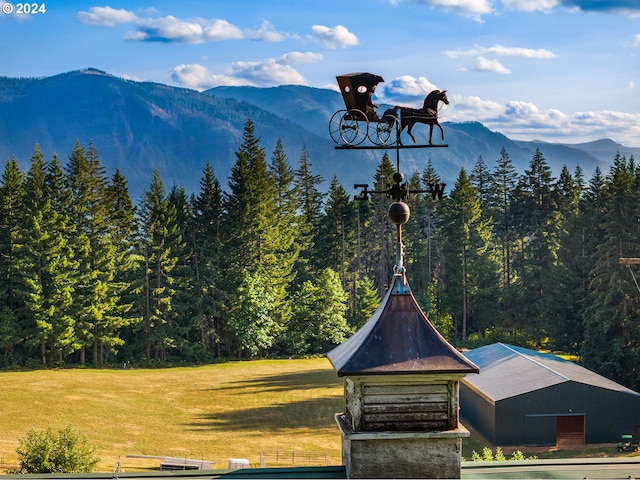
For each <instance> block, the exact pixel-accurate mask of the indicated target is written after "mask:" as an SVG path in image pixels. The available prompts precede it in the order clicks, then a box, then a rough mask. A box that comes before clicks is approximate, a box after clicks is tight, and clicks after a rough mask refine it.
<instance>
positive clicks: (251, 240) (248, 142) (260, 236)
mask: <svg viewBox="0 0 640 480" xmlns="http://www.w3.org/2000/svg"><path fill="white" fill-rule="evenodd" d="M254 129H255V125H254V124H253V122H252V121H251V120H249V121H247V123H246V124H245V130H244V136H243V143H242V145H241V146H240V149H239V150H238V152H237V153H236V162H235V164H234V166H233V168H232V174H231V178H230V180H229V189H230V191H229V193H228V194H227V195H226V196H225V216H226V218H225V222H224V225H225V228H226V233H225V239H227V241H228V242H229V243H228V246H227V247H225V249H226V251H227V252H228V254H229V256H230V259H231V263H230V268H229V269H228V270H227V273H228V274H229V275H230V277H229V278H228V279H227V280H226V283H227V284H228V285H229V286H230V287H232V289H231V290H230V292H231V293H233V292H234V291H237V290H238V288H239V282H240V281H243V279H244V276H243V274H244V272H251V273H252V274H254V275H257V276H258V277H260V278H261V279H262V282H263V285H264V286H265V288H267V289H268V290H269V292H268V293H269V295H268V298H269V299H270V300H271V301H272V302H274V304H273V305H272V307H271V308H270V312H272V313H271V317H272V319H273V320H274V321H276V322H277V323H278V328H279V329H282V328H284V324H285V323H286V322H287V320H288V311H289V308H288V303H287V289H288V287H289V285H290V283H291V281H292V278H293V264H294V259H291V258H289V257H288V254H290V253H292V252H294V251H295V247H294V246H293V242H294V235H293V232H292V231H289V230H287V229H285V230H284V231H283V232H282V233H284V235H282V236H281V235H280V232H279V229H280V227H283V219H282V218H281V217H280V212H279V211H278V207H277V205H278V201H280V198H279V194H281V193H282V191H277V190H276V180H279V181H280V180H282V181H284V179H280V178H277V177H276V176H275V175H273V174H271V173H270V172H269V169H268V167H267V162H266V159H265V154H264V150H263V149H262V148H261V147H260V140H259V138H257V137H256V136H255V132H254ZM279 186H280V187H282V186H283V184H282V183H281V184H280V185H279Z"/></svg>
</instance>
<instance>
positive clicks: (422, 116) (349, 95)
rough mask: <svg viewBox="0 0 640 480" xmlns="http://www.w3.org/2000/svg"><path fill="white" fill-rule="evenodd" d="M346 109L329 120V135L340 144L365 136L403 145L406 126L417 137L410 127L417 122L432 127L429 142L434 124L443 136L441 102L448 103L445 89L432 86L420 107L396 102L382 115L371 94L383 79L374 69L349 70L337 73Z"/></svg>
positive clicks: (350, 143) (379, 142)
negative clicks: (364, 70) (402, 134)
mask: <svg viewBox="0 0 640 480" xmlns="http://www.w3.org/2000/svg"><path fill="white" fill-rule="evenodd" d="M336 80H337V81H338V86H339V87H340V93H341V94H342V99H343V100H344V104H345V107H346V109H344V110H338V111H337V112H335V113H334V114H333V116H332V117H331V120H329V135H331V138H332V139H333V141H334V142H335V143H337V144H338V145H340V146H350V147H355V146H357V145H360V144H361V143H362V142H364V141H365V140H366V139H369V141H370V142H372V143H373V144H374V145H376V146H380V147H382V146H386V145H402V140H401V138H400V133H401V132H402V131H403V130H404V128H405V127H407V133H408V134H409V136H410V137H411V138H412V139H413V141H414V143H415V141H416V139H415V137H414V136H413V134H412V132H411V129H412V128H413V126H414V125H415V124H416V123H425V124H428V125H429V127H430V130H429V145H432V143H431V136H432V134H433V127H434V125H436V126H438V127H439V128H440V133H441V136H442V139H443V140H444V130H443V129H442V125H440V123H439V122H438V104H439V102H441V101H442V102H444V103H445V104H448V103H449V99H448V98H447V91H446V90H433V91H432V92H431V93H429V94H428V95H427V97H426V98H425V100H424V104H423V107H422V108H421V109H417V108H410V107H402V106H395V107H393V108H389V109H387V110H385V112H384V113H383V115H382V117H380V116H379V115H378V113H377V111H376V108H377V107H378V106H377V105H376V104H374V103H373V100H372V97H373V93H374V92H375V89H376V86H377V85H378V84H379V83H380V82H384V79H383V78H382V77H381V76H380V75H375V74H373V73H367V72H359V73H348V74H345V75H339V76H337V77H336Z"/></svg>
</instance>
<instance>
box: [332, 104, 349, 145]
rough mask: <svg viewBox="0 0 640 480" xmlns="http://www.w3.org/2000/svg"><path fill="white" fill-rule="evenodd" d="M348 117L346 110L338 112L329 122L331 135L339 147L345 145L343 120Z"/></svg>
mask: <svg viewBox="0 0 640 480" xmlns="http://www.w3.org/2000/svg"><path fill="white" fill-rule="evenodd" d="M346 115H347V111H346V110H338V111H337V112H336V113H334V114H333V116H332V117H331V120H329V135H331V139H332V140H333V141H334V142H336V143H337V144H338V145H344V143H345V142H344V140H343V138H342V118H343V117H344V116H346Z"/></svg>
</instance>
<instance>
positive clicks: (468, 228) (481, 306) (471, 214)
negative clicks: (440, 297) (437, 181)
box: [443, 169, 497, 342]
mask: <svg viewBox="0 0 640 480" xmlns="http://www.w3.org/2000/svg"><path fill="white" fill-rule="evenodd" d="M443 217H444V218H443V230H444V233H445V241H444V245H445V258H446V270H445V272H446V273H445V277H444V278H445V280H446V292H447V305H448V308H449V309H450V311H451V312H453V316H454V321H455V322H456V326H457V328H456V329H457V330H458V331H459V334H460V338H461V339H462V341H463V342H464V341H466V339H467V335H468V333H470V332H471V331H473V330H479V331H481V332H482V331H484V329H486V328H487V327H488V326H489V325H491V324H492V323H493V319H494V314H495V304H493V303H492V301H493V302H495V298H496V295H495V292H494V291H492V287H494V286H495V285H496V280H497V278H496V277H495V272H496V270H495V268H496V267H495V263H494V261H493V258H492V256H491V251H490V242H489V240H490V237H491V233H492V231H491V226H490V224H489V222H487V221H486V220H482V210H481V208H480V195H479V194H478V192H477V190H476V189H475V188H474V187H473V185H471V182H470V181H469V178H468V177H467V174H466V172H465V171H464V169H462V170H461V171H460V175H459V176H458V180H457V181H456V184H455V186H454V188H453V190H452V191H451V195H450V197H449V199H448V200H447V202H446V204H445V207H444V215H443Z"/></svg>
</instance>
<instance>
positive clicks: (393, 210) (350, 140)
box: [329, 72, 449, 293]
mask: <svg viewBox="0 0 640 480" xmlns="http://www.w3.org/2000/svg"><path fill="white" fill-rule="evenodd" d="M336 79H337V80H338V86H339V87H340V93H341V94H342V99H343V100H344V104H345V107H346V109H345V110H338V111H337V112H335V113H334V114H333V116H332V117H331V120H330V121H329V135H331V138H332V139H333V141H334V142H335V143H336V144H337V145H336V147H335V148H336V149H342V150H353V149H395V150H396V172H395V173H394V174H393V182H394V183H393V184H390V185H387V188H386V189H384V190H369V185H368V184H363V183H357V184H355V185H354V188H359V189H361V192H360V193H359V194H358V195H356V196H355V197H354V199H355V200H368V199H369V195H371V194H382V195H386V196H387V197H388V198H391V199H392V200H393V203H392V204H391V205H390V206H389V212H388V213H389V220H390V221H391V223H392V224H394V225H395V226H396V232H397V240H396V265H395V267H394V270H395V275H399V276H401V277H402V282H398V285H399V287H398V288H407V289H408V286H407V282H406V276H405V273H406V270H405V267H404V251H403V250H404V246H403V243H402V225H404V224H405V223H406V222H407V221H408V220H409V217H410V215H411V211H410V209H409V205H407V204H406V203H405V200H407V199H408V198H409V193H428V194H430V195H431V197H432V198H434V199H435V198H438V199H441V198H442V195H443V194H444V187H445V185H446V184H444V183H431V184H429V185H428V188H427V189H426V190H412V191H411V192H410V191H409V184H408V182H405V181H404V175H403V174H402V172H401V171H400V150H401V149H404V148H434V147H448V145H447V144H435V145H434V144H433V143H432V135H433V127H434V126H437V127H438V128H440V134H441V137H442V140H444V130H443V129H442V125H440V123H439V122H438V106H439V104H440V102H443V103H444V104H447V105H448V104H449V99H448V98H447V91H446V90H433V91H432V92H430V93H429V94H428V95H427V97H426V98H425V99H424V104H423V106H422V108H420V109H416V108H410V107H402V106H395V107H393V108H389V109H387V110H385V112H384V113H383V115H382V117H380V116H379V115H378V113H377V111H376V108H378V105H376V104H375V103H373V93H374V92H375V89H376V86H377V85H378V83H380V82H384V79H383V78H382V77H381V76H380V75H374V74H372V73H366V72H365V73H350V74H346V75H340V76H337V77H336ZM416 123H424V124H427V125H429V144H428V145H415V143H416V139H415V137H414V136H413V134H412V132H411V130H412V128H413V126H414V125H415V124H416ZM405 128H407V134H409V136H410V137H411V139H412V140H413V142H414V145H404V144H403V143H402V139H401V133H402V131H403V130H404V129H405ZM366 140H368V141H367V142H365V141H366ZM399 293H402V292H399Z"/></svg>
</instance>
